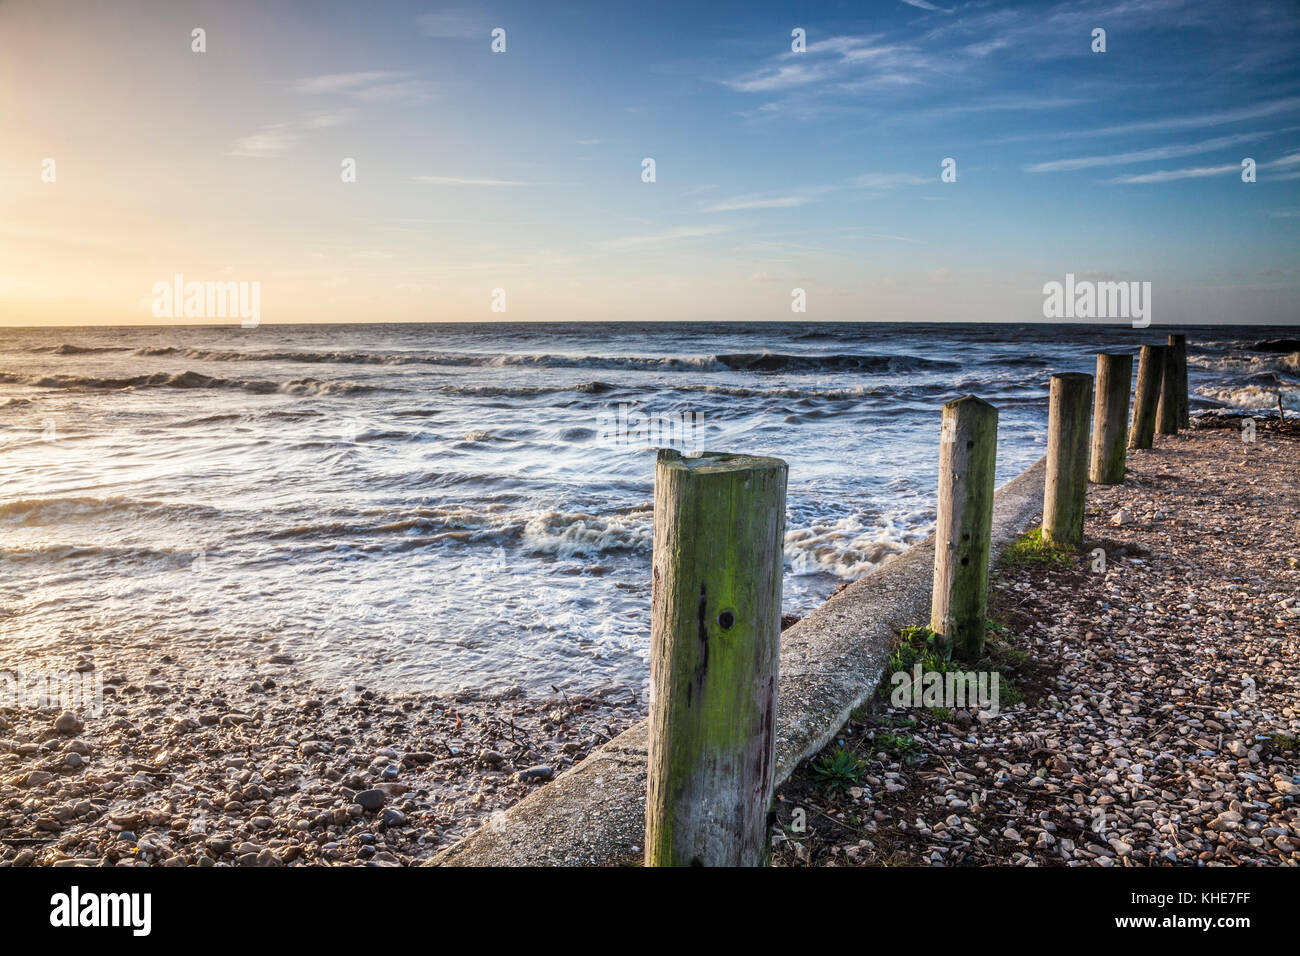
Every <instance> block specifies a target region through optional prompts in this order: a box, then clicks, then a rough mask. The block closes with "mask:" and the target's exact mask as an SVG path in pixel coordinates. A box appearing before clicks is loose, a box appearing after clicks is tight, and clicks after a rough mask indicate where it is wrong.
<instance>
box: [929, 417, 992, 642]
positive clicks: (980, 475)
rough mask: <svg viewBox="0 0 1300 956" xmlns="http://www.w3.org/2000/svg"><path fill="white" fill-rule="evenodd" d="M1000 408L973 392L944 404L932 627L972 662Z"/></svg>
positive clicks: (980, 620) (983, 599)
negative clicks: (977, 396)
mask: <svg viewBox="0 0 1300 956" xmlns="http://www.w3.org/2000/svg"><path fill="white" fill-rule="evenodd" d="M997 447H998V410H997V409H996V408H994V407H993V406H992V405H990V404H989V403H988V402H986V401H983V400H982V399H979V398H976V397H975V396H974V395H967V396H966V397H965V398H959V399H957V400H956V401H953V402H949V403H948V404H947V405H945V406H943V426H942V430H941V432H940V443H939V500H938V520H937V524H936V526H935V537H934V596H933V599H932V601H931V605H930V630H932V631H934V632H935V633H937V634H942V635H943V636H944V637H945V638H946V639H947V640H948V641H949V642H950V643H951V644H952V645H953V646H954V647H956V648H960V649H961V650H963V651H964V652H965V653H966V655H967V656H968V657H969V658H970V659H971V660H974V659H976V658H978V657H979V656H980V655H981V654H982V653H983V651H984V627H985V618H986V616H987V611H988V587H989V534H990V532H991V530H992V527H993V482H994V468H995V466H996V463H997Z"/></svg>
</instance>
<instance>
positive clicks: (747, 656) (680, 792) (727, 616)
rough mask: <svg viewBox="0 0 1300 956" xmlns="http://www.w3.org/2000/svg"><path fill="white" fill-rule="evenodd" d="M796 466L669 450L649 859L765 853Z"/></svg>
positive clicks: (659, 491)
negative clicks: (788, 510) (788, 509)
mask: <svg viewBox="0 0 1300 956" xmlns="http://www.w3.org/2000/svg"><path fill="white" fill-rule="evenodd" d="M786 474H787V468H786V464H785V462H784V461H781V460H780V459H779V458H755V457H750V456H747V455H724V454H718V453H715V452H705V453H704V454H703V455H702V456H700V457H696V458H683V457H682V456H681V454H680V453H678V452H675V451H672V450H670V449H664V450H661V451H660V452H659V459H658V461H657V462H656V464H655V513H654V559H653V590H652V599H651V622H650V729H649V754H650V759H649V780H648V783H647V793H646V821H645V822H646V827H645V831H646V832H645V863H646V866H760V865H763V864H764V863H765V862H766V860H767V854H768V822H767V818H768V811H769V809H770V806H771V802H772V775H773V763H774V759H775V746H776V745H775V736H774V731H775V721H776V688H777V661H778V651H779V645H780V641H781V571H782V563H783V552H784V539H785V487H786Z"/></svg>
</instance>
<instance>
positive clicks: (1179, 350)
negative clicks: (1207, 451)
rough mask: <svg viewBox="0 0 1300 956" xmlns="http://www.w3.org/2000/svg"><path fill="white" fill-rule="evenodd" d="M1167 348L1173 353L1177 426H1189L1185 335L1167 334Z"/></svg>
mask: <svg viewBox="0 0 1300 956" xmlns="http://www.w3.org/2000/svg"><path fill="white" fill-rule="evenodd" d="M1169 349H1170V350H1171V351H1172V352H1173V353H1174V369H1175V371H1176V373H1177V377H1176V378H1175V380H1174V392H1175V394H1176V395H1177V397H1178V427H1179V428H1190V427H1191V425H1192V415H1191V406H1190V402H1189V401H1188V392H1187V336H1185V335H1171V336H1169Z"/></svg>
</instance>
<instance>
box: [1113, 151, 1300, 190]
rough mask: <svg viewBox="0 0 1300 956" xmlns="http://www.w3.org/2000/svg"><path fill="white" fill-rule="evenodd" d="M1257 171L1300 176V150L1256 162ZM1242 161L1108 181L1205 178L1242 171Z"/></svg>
mask: <svg viewBox="0 0 1300 956" xmlns="http://www.w3.org/2000/svg"><path fill="white" fill-rule="evenodd" d="M1255 168H1256V171H1257V172H1265V173H1268V172H1272V171H1274V170H1279V171H1281V173H1282V175H1280V176H1272V177H1270V178H1272V179H1274V180H1290V179H1296V178H1300V151H1297V152H1294V153H1288V154H1287V155H1285V156H1283V157H1281V158H1280V159H1274V160H1270V161H1269V162H1266V163H1258V164H1256V167H1255ZM1241 170H1242V166H1241V163H1240V162H1236V163H1225V164H1224V165H1222V166H1193V167H1189V168H1186V169H1161V170H1158V171H1156V172H1153V173H1139V174H1135V175H1131V176H1117V177H1115V178H1114V179H1108V180H1106V182H1109V183H1119V184H1121V185H1126V186H1127V185H1138V184H1143V183H1169V182H1174V181H1176V180H1179V179H1205V178H1207V177H1210V176H1222V175H1224V174H1226V173H1240V172H1241Z"/></svg>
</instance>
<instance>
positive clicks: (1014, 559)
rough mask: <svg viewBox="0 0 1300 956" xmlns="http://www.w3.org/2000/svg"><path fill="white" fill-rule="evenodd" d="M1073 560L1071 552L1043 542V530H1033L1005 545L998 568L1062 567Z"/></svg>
mask: <svg viewBox="0 0 1300 956" xmlns="http://www.w3.org/2000/svg"><path fill="white" fill-rule="evenodd" d="M1073 560H1074V552H1073V551H1072V550H1070V549H1069V548H1062V547H1060V546H1059V545H1054V544H1049V543H1048V542H1046V541H1044V540H1043V529H1042V528H1034V529H1033V530H1032V531H1027V532H1025V533H1024V534H1022V535H1021V536H1020V537H1019V538H1017V539H1016V540H1015V541H1013V542H1012V543H1011V544H1009V545H1007V548H1006V550H1005V551H1003V552H1002V557H1001V558H999V559H998V566H999V567H1001V568H1009V569H1012V570H1015V569H1018V568H1025V567H1029V566H1032V565H1048V566H1052V567H1062V566H1064V565H1067V564H1069V563H1070V562H1072V561H1073Z"/></svg>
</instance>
